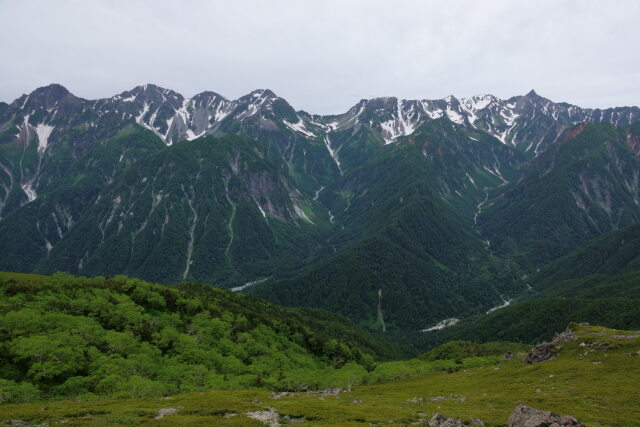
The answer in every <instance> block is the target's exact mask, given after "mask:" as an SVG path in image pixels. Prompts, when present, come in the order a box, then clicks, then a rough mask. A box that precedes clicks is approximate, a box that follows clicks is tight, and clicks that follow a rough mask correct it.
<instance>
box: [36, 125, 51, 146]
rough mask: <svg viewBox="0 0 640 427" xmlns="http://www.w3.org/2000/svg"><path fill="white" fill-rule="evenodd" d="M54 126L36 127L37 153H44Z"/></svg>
mask: <svg viewBox="0 0 640 427" xmlns="http://www.w3.org/2000/svg"><path fill="white" fill-rule="evenodd" d="M54 128H55V126H51V125H47V124H44V123H40V124H38V125H37V126H36V135H38V153H44V151H45V150H46V149H47V143H48V142H49V136H50V135H51V132H52V131H53V129H54Z"/></svg>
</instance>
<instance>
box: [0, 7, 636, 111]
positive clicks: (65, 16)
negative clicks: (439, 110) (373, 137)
mask: <svg viewBox="0 0 640 427" xmlns="http://www.w3.org/2000/svg"><path fill="white" fill-rule="evenodd" d="M447 3H451V4H446V3H445V2H443V1H408V0H407V1H384V2H383V1H363V0H358V1H355V0H353V1H350V0H325V1H311V0H308V1H304V0H303V1H301V0H271V1H260V0H253V1H234V2H231V1H226V2H222V1H187V2H178V1H164V0H154V1H151V0H149V1H91V2H88V1H79V0H76V1H71V0H62V1H56V2H51V1H42V0H41V1H29V2H16V1H11V0H0V39H1V40H2V55H3V60H2V61H0V99H1V100H3V101H8V102H10V101H12V100H13V99H14V98H16V97H18V96H19V95H21V94H22V93H26V92H30V91H31V90H33V89H35V88H36V87H38V86H42V85H45V84H48V83H51V82H59V83H61V84H63V85H65V86H67V88H68V89H69V90H71V91H72V92H74V93H75V94H76V95H78V96H82V97H85V98H98V97H106V96H111V95H113V94H115V93H118V92H121V91H123V90H127V89H130V88H131V87H133V86H135V85H138V84H142V83H146V82H153V83H156V84H159V85H161V86H164V87H168V88H171V89H174V90H177V91H179V92H181V93H183V94H184V95H186V96H190V95H193V94H195V93H197V92H200V91H203V90H214V91H216V92H219V93H221V94H223V95H225V96H227V97H229V98H236V97H238V96H240V95H243V94H245V93H247V92H249V91H251V90H252V89H255V88H258V87H262V88H264V87H268V88H270V89H272V90H274V91H275V92H276V93H277V94H278V95H280V96H283V97H285V98H287V99H288V100H289V102H291V103H292V104H293V105H294V106H295V107H296V108H300V109H304V110H307V111H309V112H314V113H338V112H343V111H345V110H346V109H347V108H349V107H350V106H351V105H353V104H354V103H355V102H357V101H358V100H359V99H360V98H370V97H374V96H384V95H394V96H399V97H403V98H441V97H444V96H446V95H449V94H454V95H456V96H470V95H475V94H479V93H493V94H495V95H497V96H499V97H509V96H512V95H516V94H523V93H526V92H527V91H528V90H529V89H531V88H535V89H536V91H537V92H538V93H540V94H542V95H544V96H546V97H548V98H551V99H553V100H555V101H567V102H571V103H574V104H578V105H580V106H584V107H610V106H618V105H638V104H639V103H640V102H639V100H640V85H639V84H638V81H639V79H638V77H640V58H639V57H638V55H637V53H636V52H637V50H638V47H639V46H640V35H639V32H638V31H637V28H636V25H637V21H638V19H639V18H640V2H637V1H633V0H618V1H616V2H605V1H578V0H572V1H568V0H567V1H549V0H542V1H541V0H537V1H532V0H526V1H518V2H515V1H507V0H502V1H498V0H495V1H486V0H485V1H456V2H447Z"/></svg>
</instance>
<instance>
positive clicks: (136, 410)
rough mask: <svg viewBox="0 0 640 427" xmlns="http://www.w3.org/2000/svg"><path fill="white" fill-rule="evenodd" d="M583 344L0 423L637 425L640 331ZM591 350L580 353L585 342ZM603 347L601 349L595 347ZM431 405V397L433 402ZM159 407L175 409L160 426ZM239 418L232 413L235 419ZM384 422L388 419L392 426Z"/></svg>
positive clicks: (25, 414)
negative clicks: (386, 378)
mask: <svg viewBox="0 0 640 427" xmlns="http://www.w3.org/2000/svg"><path fill="white" fill-rule="evenodd" d="M575 332H576V334H577V335H578V337H579V339H578V341H575V342H564V343H562V349H561V351H560V352H559V353H558V354H557V355H556V357H555V358H554V359H553V360H549V361H546V362H542V363H538V364H535V365H525V364H524V363H523V362H522V361H521V360H519V359H518V358H516V359H514V360H511V361H503V362H500V363H498V364H496V365H489V366H484V367H477V368H469V369H460V370H457V371H456V372H452V373H447V372H443V371H437V372H431V373H426V374H424V375H421V376H419V377H415V378H410V379H402V380H399V381H394V382H387V383H384V384H376V385H363V386H356V387H354V389H353V390H352V391H350V392H345V393H342V394H340V395H338V396H318V395H310V394H307V393H299V394H294V395H291V396H284V397H280V398H279V399H274V398H273V395H272V394H271V393H270V392H269V391H264V390H245V391H212V392H206V393H191V394H185V395H179V396H174V397H171V398H169V399H162V398H144V399H103V400H96V401H73V402H70V401H65V402H46V403H43V402H37V403H28V404H18V405H15V404H9V405H3V406H1V407H0V414H1V415H0V421H6V420H12V419H13V420H22V421H27V422H31V423H41V422H48V423H53V422H56V421H60V420H68V424H70V425H89V424H90V425H106V424H147V425H196V424H199V425H241V426H247V425H256V426H259V425H262V424H261V423H259V422H257V421H253V420H250V419H249V418H247V416H246V413H247V412H249V411H256V410H265V409H268V408H275V409H276V410H277V411H278V413H279V414H280V415H281V416H284V415H289V416H291V417H293V418H300V419H304V420H305V425H309V424H311V425H340V426H361V425H367V423H384V424H385V425H399V424H408V423H410V422H415V421H418V420H419V419H421V418H429V417H431V416H432V415H433V414H434V413H435V412H442V413H444V414H446V415H447V416H453V417H460V418H462V419H463V420H469V418H471V417H474V418H480V419H482V420H484V421H485V422H486V423H487V425H489V426H491V425H493V426H497V425H506V420H507V417H508V416H509V414H510V413H511V411H512V410H513V409H514V408H515V406H516V405H517V404H520V403H524V404H528V405H531V406H534V407H536V408H541V409H546V410H551V411H553V412H555V413H559V414H570V415H573V416H575V417H577V418H578V419H580V421H582V422H583V423H585V424H586V425H589V426H604V425H607V426H610V425H616V426H637V425H639V424H640V393H639V392H638V388H637V385H638V383H639V382H640V355H638V356H629V353H632V352H634V353H635V352H637V351H639V350H640V333H639V332H625V331H618V330H611V329H605V328H601V327H596V326H590V327H585V326H576V327H575ZM583 342H584V343H587V344H596V345H593V346H589V347H586V348H583V347H581V346H580V344H581V343H583ZM600 344H606V345H603V346H601V345H600ZM432 400H433V401H432ZM161 408H176V409H178V411H177V413H176V414H175V415H170V416H167V417H164V418H162V419H159V420H155V419H154V417H155V416H156V414H157V411H158V410H159V409H161ZM232 414H236V415H232ZM390 420H393V421H392V422H390Z"/></svg>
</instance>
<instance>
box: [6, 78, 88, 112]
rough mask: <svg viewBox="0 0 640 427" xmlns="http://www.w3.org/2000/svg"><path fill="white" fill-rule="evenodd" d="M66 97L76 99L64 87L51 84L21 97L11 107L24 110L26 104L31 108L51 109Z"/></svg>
mask: <svg viewBox="0 0 640 427" xmlns="http://www.w3.org/2000/svg"><path fill="white" fill-rule="evenodd" d="M67 97H71V98H74V99H75V98H76V97H75V96H74V95H73V94H72V93H71V92H69V90H68V89H67V88H66V87H64V86H62V85H61V84H58V83H51V84H49V85H47V86H42V87H39V88H37V89H36V90H34V91H33V92H31V93H30V94H28V95H22V96H21V97H20V98H18V99H16V100H15V101H14V102H13V103H12V105H13V106H15V107H18V108H20V109H23V108H25V106H27V105H28V104H29V105H31V106H32V107H43V108H52V107H54V106H56V105H57V104H58V103H59V102H60V101H62V100H63V99H65V98H67Z"/></svg>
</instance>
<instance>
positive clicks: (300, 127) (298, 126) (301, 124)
mask: <svg viewBox="0 0 640 427" xmlns="http://www.w3.org/2000/svg"><path fill="white" fill-rule="evenodd" d="M282 122H283V123H284V124H285V125H286V126H287V127H288V128H290V129H293V130H294V131H296V132H300V133H302V134H304V135H306V136H308V137H310V138H315V136H316V135H315V134H314V133H313V132H311V131H309V130H307V128H306V127H305V125H304V122H303V121H302V119H301V118H299V117H298V122H297V123H289V122H288V121H286V120H284V119H283V120H282Z"/></svg>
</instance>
